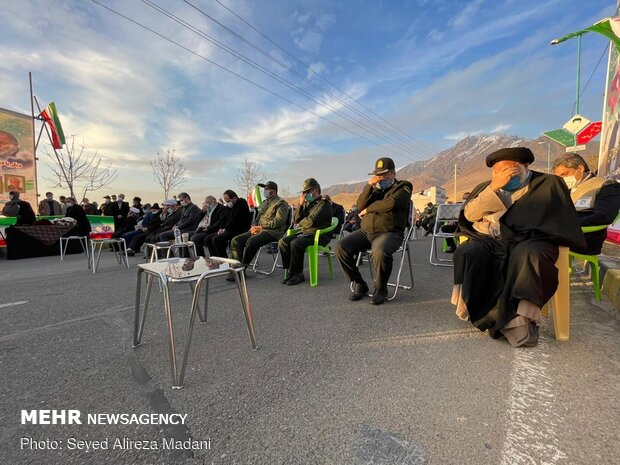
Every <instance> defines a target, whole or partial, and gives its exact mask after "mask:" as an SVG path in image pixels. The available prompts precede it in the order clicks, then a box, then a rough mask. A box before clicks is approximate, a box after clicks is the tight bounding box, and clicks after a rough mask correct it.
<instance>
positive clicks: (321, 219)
mask: <svg viewBox="0 0 620 465" xmlns="http://www.w3.org/2000/svg"><path fill="white" fill-rule="evenodd" d="M294 221H295V225H296V229H299V230H300V231H301V232H300V234H295V235H291V236H284V237H283V238H282V239H280V241H279V242H278V247H279V248H280V255H281V257H282V267H283V268H284V270H285V271H286V270H288V274H287V277H286V278H284V280H283V281H282V284H288V285H289V286H294V285H296V284H299V283H303V282H304V281H305V278H304V273H303V267H304V256H305V253H306V247H308V246H309V245H312V244H314V234H315V233H316V231H317V230H319V229H325V228H328V227H329V226H331V223H332V207H331V205H330V204H329V203H328V202H326V201H325V200H324V199H323V198H322V197H321V186H320V185H319V183H318V182H317V181H316V179H314V178H308V179H306V180H305V181H304V187H303V189H302V191H301V192H300V196H299V208H298V209H297V211H296V212H295V217H294ZM330 240H331V237H330V236H329V235H323V236H321V237H320V239H319V244H320V245H322V246H325V245H327V244H329V242H330Z"/></svg>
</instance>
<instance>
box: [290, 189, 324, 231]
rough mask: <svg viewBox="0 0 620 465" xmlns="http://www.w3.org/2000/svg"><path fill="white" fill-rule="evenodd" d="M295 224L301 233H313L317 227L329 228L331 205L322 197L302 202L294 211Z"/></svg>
mask: <svg viewBox="0 0 620 465" xmlns="http://www.w3.org/2000/svg"><path fill="white" fill-rule="evenodd" d="M295 224H296V225H298V226H299V229H301V232H302V233H303V234H314V233H315V232H316V231H317V230H318V229H326V228H329V227H330V226H331V224H332V207H331V205H330V204H329V202H327V201H326V200H324V199H323V198H322V197H319V198H317V199H314V200H313V201H312V202H310V203H306V202H304V203H302V204H301V205H300V206H299V208H298V209H297V211H295Z"/></svg>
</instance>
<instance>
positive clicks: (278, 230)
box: [226, 181, 289, 282]
mask: <svg viewBox="0 0 620 465" xmlns="http://www.w3.org/2000/svg"><path fill="white" fill-rule="evenodd" d="M259 186H260V187H262V188H263V189H264V191H263V198H264V200H263V201H262V203H261V204H260V205H259V206H258V212H257V215H256V220H255V221H254V224H253V225H252V226H251V227H250V230H249V231H248V232H245V233H243V234H239V235H238V236H235V237H234V238H233V240H232V241H231V242H230V258H233V259H235V260H238V261H240V262H241V263H242V264H243V266H245V267H246V268H247V266H248V265H249V264H250V262H251V261H252V259H253V258H254V256H255V255H256V252H258V250H259V249H260V248H261V247H262V246H264V245H267V244H270V243H272V242H277V241H278V240H279V239H280V238H281V237H282V236H284V233H285V232H286V229H287V228H288V226H289V224H288V223H289V218H288V216H289V206H288V203H286V201H285V200H284V199H282V198H281V197H279V196H278V185H277V184H276V183H275V182H273V181H269V182H266V183H264V184H259ZM226 280H227V281H231V282H234V281H235V278H234V276H229V277H228V278H226Z"/></svg>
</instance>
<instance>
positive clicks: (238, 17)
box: [184, 0, 436, 154]
mask: <svg viewBox="0 0 620 465" xmlns="http://www.w3.org/2000/svg"><path fill="white" fill-rule="evenodd" d="M184 1H185V0H184ZM215 2H217V3H218V4H219V5H221V6H222V7H223V8H224V9H226V10H227V11H228V12H229V13H230V14H232V15H233V16H235V17H236V18H237V19H239V20H240V21H242V22H243V23H245V24H246V25H247V26H249V27H250V28H251V29H252V30H254V31H255V32H257V33H258V34H259V35H261V36H262V37H264V38H265V39H267V40H268V41H269V42H271V43H272V44H273V45H275V46H276V47H277V48H279V49H280V50H282V51H283V52H284V53H286V54H287V55H288V56H289V57H291V58H292V59H293V60H295V61H296V62H297V63H299V64H301V65H302V66H304V67H305V68H306V69H308V70H309V71H310V72H311V73H312V74H314V75H315V76H318V77H319V78H321V79H322V80H323V81H325V82H327V83H328V84H330V85H331V86H333V87H334V88H335V89H337V90H338V91H339V92H342V93H343V94H344V95H346V96H347V97H348V98H349V99H351V100H352V101H353V102H355V103H357V104H358V105H359V106H360V107H362V108H364V109H365V110H366V111H368V112H370V113H371V114H373V115H374V116H375V117H376V118H378V119H379V120H381V121H383V122H384V123H385V124H387V125H388V126H390V127H392V128H393V129H394V130H396V131H398V132H399V133H401V134H402V135H403V136H405V137H406V138H408V139H409V140H410V141H411V143H413V144H416V145H419V146H421V147H424V148H425V149H426V150H428V151H430V152H431V153H433V154H435V153H436V151H435V150H434V149H432V148H430V147H428V146H426V145H425V144H423V143H421V142H420V141H417V140H416V139H414V138H413V137H411V136H410V135H409V134H407V133H405V132H403V131H402V130H401V129H400V128H398V127H397V126H395V125H394V124H392V123H391V122H390V121H388V120H387V119H385V118H383V117H382V116H380V115H378V114H377V113H375V112H374V111H373V110H372V109H370V108H368V107H367V106H366V105H364V104H363V103H362V102H360V101H359V100H357V99H356V98H355V97H353V96H351V95H349V94H348V93H347V92H345V91H344V90H342V89H341V88H340V87H338V86H337V85H336V84H334V83H333V82H332V81H330V80H329V79H327V78H326V77H325V76H323V75H322V74H320V73H318V72H317V71H315V70H313V69H312V68H311V67H310V65H308V64H307V63H305V62H303V61H302V60H300V59H299V58H297V57H296V56H295V55H293V54H292V53H291V52H289V51H288V50H287V49H286V48H284V47H283V46H281V45H280V44H278V43H277V42H276V41H274V40H273V39H272V38H271V37H269V36H268V35H267V34H265V33H264V32H262V31H261V30H260V29H258V28H257V27H255V26H254V25H252V24H251V23H250V22H248V21H247V20H245V19H244V18H243V17H241V16H240V15H238V14H237V13H235V12H234V11H233V10H232V9H231V8H230V7H228V6H226V5H225V4H224V3H222V2H221V1H220V0H215Z"/></svg>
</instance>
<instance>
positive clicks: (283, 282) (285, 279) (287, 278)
mask: <svg viewBox="0 0 620 465" xmlns="http://www.w3.org/2000/svg"><path fill="white" fill-rule="evenodd" d="M292 277H293V275H292V274H290V273H289V274H287V275H286V277H285V278H284V279H283V280H282V284H286V283H288V280H289V279H291V278H292Z"/></svg>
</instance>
